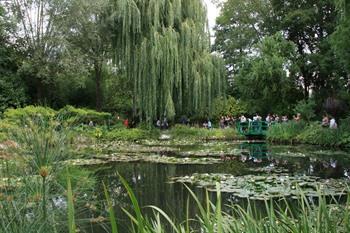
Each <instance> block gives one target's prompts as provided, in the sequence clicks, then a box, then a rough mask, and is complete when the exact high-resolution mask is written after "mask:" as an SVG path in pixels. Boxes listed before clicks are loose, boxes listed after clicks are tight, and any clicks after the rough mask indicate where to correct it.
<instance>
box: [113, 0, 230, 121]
mask: <svg viewBox="0 0 350 233" xmlns="http://www.w3.org/2000/svg"><path fill="white" fill-rule="evenodd" d="M113 4H114V9H115V10H114V15H113V16H114V25H113V43H114V48H115V51H116V53H115V54H116V56H115V58H116V59H115V61H116V63H117V64H118V65H120V66H121V67H122V68H123V69H124V71H125V73H126V75H127V77H128V78H129V79H130V80H132V83H133V87H132V88H133V105H134V116H138V117H139V119H140V120H141V121H147V122H152V121H153V120H154V119H156V118H159V117H161V116H164V115H165V116H167V117H168V118H169V119H172V118H174V117H175V116H176V115H183V114H185V115H201V116H206V115H210V110H211V103H212V100H213V99H214V98H216V97H218V96H221V95H223V94H224V92H225V85H226V81H225V75H224V73H225V69H224V63H223V61H222V60H221V58H219V57H217V56H214V55H212V54H211V53H210V37H209V32H208V26H207V16H206V8H205V5H204V4H203V2H202V0H113Z"/></svg>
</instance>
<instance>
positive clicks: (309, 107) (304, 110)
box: [294, 99, 316, 122]
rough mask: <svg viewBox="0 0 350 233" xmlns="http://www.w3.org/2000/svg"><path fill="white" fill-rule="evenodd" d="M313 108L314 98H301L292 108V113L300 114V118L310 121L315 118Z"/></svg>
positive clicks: (314, 106)
mask: <svg viewBox="0 0 350 233" xmlns="http://www.w3.org/2000/svg"><path fill="white" fill-rule="evenodd" d="M315 108H316V103H315V101H314V100H312V99H309V100H301V101H299V102H298V103H297V105H296V106H295V108H294V113H295V114H298V113H300V114H301V118H302V119H305V120H306V121H307V122H310V120H311V119H313V118H315V116H316V114H315Z"/></svg>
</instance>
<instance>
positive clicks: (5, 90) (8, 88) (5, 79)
mask: <svg viewBox="0 0 350 233" xmlns="http://www.w3.org/2000/svg"><path fill="white" fill-rule="evenodd" d="M12 29H13V22H12V21H11V20H10V19H9V18H8V17H7V16H6V14H5V10H4V9H3V7H2V6H1V5H0V54H1V56H0V112H3V111H5V109H7V108H10V107H20V106H21V105H23V104H24V103H25V101H26V95H25V92H24V85H23V82H22V81H23V80H21V79H20V77H19V76H18V74H17V70H18V66H19V63H20V60H21V56H20V55H19V52H18V51H17V49H16V47H15V46H14V45H12V44H11V43H10V41H11V40H10V37H9V32H10V31H11V30H12Z"/></svg>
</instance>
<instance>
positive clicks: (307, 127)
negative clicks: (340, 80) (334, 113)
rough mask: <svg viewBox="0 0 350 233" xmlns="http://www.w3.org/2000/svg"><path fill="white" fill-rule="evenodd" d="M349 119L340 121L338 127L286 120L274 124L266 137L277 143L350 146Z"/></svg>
mask: <svg viewBox="0 0 350 233" xmlns="http://www.w3.org/2000/svg"><path fill="white" fill-rule="evenodd" d="M348 123H350V119H349V118H346V119H344V120H341V121H340V126H339V128H338V129H330V128H328V127H322V126H321V122H311V123H309V124H307V123H306V122H304V121H301V122H293V121H291V122H288V123H282V124H274V125H272V126H270V128H269V130H268V132H267V139H268V140H269V141H271V142H278V143H303V144H313V145H321V146H329V147H350V127H349V125H348Z"/></svg>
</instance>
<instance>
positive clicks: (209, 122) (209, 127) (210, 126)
mask: <svg viewBox="0 0 350 233" xmlns="http://www.w3.org/2000/svg"><path fill="white" fill-rule="evenodd" d="M207 126H208V129H211V128H212V125H211V121H210V120H208V124H207Z"/></svg>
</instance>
